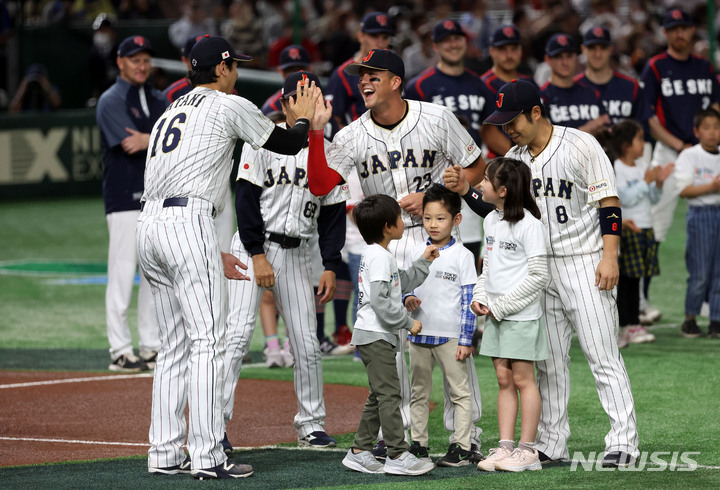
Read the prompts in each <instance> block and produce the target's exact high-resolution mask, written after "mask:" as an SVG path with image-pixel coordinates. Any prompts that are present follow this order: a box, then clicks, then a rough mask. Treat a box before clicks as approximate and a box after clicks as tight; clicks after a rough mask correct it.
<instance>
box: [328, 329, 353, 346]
mask: <svg viewBox="0 0 720 490" xmlns="http://www.w3.org/2000/svg"><path fill="white" fill-rule="evenodd" d="M332 337H333V340H334V341H335V343H336V344H337V345H348V344H349V343H350V341H351V340H352V331H351V330H350V327H348V326H347V325H340V327H338V329H337V331H336V332H335V333H334V334H332Z"/></svg>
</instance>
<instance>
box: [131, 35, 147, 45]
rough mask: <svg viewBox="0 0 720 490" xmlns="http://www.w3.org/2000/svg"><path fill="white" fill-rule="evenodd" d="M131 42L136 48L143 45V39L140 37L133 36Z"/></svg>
mask: <svg viewBox="0 0 720 490" xmlns="http://www.w3.org/2000/svg"><path fill="white" fill-rule="evenodd" d="M133 42H134V43H135V44H137V45H138V46H144V45H145V38H144V37H142V36H135V37H134V38H133Z"/></svg>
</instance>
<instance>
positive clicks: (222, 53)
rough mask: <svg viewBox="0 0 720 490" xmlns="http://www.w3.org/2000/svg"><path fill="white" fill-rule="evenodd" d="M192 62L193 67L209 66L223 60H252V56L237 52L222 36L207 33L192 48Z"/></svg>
mask: <svg viewBox="0 0 720 490" xmlns="http://www.w3.org/2000/svg"><path fill="white" fill-rule="evenodd" d="M189 58H190V63H191V64H192V66H193V68H195V69H197V68H208V67H210V66H215V65H218V64H220V63H222V62H223V60H235V61H250V60H252V56H248V55H245V54H240V53H236V52H235V50H234V49H233V48H232V46H230V43H229V42H227V40H225V39H224V38H222V37H219V36H210V35H205V36H203V37H201V38H200V39H199V40H198V41H197V42H196V43H195V45H194V46H193V47H192V49H191V50H190V56H189Z"/></svg>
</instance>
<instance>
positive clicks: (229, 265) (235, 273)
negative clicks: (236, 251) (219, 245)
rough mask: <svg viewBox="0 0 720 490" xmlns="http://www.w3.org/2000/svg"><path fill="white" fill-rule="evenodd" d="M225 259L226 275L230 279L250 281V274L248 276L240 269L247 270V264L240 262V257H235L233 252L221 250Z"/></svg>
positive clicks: (223, 259)
mask: <svg viewBox="0 0 720 490" xmlns="http://www.w3.org/2000/svg"><path fill="white" fill-rule="evenodd" d="M220 254H221V256H222V261H223V270H224V271H225V277H227V278H228V279H235V280H238V281H249V280H250V276H246V275H245V274H243V273H242V272H240V269H242V270H244V271H246V270H247V265H245V264H244V263H242V262H240V259H238V258H237V257H235V256H234V255H233V254H228V253H225V252H220Z"/></svg>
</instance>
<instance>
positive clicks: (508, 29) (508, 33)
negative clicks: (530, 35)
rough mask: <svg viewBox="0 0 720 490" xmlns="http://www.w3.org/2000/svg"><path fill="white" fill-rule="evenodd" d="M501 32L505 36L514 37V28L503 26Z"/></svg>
mask: <svg viewBox="0 0 720 490" xmlns="http://www.w3.org/2000/svg"><path fill="white" fill-rule="evenodd" d="M502 33H503V34H504V35H505V37H510V38H513V37H515V29H513V28H512V27H510V26H507V27H503V30H502Z"/></svg>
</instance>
